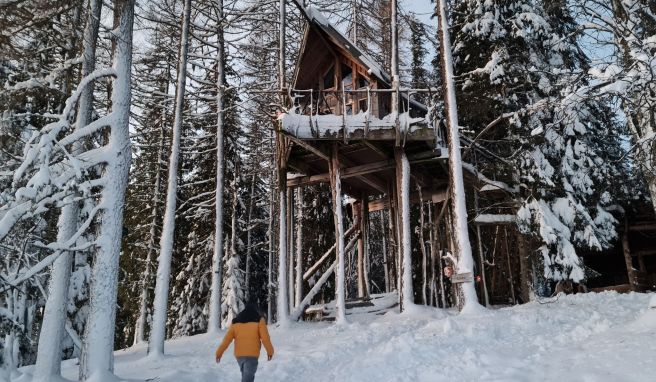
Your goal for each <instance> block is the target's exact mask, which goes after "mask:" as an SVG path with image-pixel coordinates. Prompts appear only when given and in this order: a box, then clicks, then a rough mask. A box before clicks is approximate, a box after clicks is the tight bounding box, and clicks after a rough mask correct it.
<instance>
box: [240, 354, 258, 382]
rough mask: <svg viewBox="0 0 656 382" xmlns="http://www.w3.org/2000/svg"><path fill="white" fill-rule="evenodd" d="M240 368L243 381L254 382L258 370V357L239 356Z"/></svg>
mask: <svg viewBox="0 0 656 382" xmlns="http://www.w3.org/2000/svg"><path fill="white" fill-rule="evenodd" d="M237 363H238V364H239V370H241V382H253V381H254V380H255V372H256V371H257V357H237Z"/></svg>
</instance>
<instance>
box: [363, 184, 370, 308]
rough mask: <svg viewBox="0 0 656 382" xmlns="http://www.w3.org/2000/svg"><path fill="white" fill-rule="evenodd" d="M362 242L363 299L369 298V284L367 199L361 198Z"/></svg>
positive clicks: (366, 197) (364, 196)
mask: <svg viewBox="0 0 656 382" xmlns="http://www.w3.org/2000/svg"><path fill="white" fill-rule="evenodd" d="M361 236H362V241H363V242H364V297H366V298H369V294H370V292H371V290H370V289H371V284H370V281H369V268H370V261H371V259H370V257H369V248H370V247H369V197H368V196H367V195H366V194H365V195H363V196H362V232H361Z"/></svg>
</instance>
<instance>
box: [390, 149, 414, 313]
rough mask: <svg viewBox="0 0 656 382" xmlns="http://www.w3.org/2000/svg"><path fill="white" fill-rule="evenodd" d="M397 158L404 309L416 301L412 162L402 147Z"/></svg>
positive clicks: (400, 259)
mask: <svg viewBox="0 0 656 382" xmlns="http://www.w3.org/2000/svg"><path fill="white" fill-rule="evenodd" d="M394 158H395V159H396V184H397V194H398V196H399V197H398V206H399V213H398V215H399V220H400V222H401V224H400V229H399V232H400V245H399V246H398V247H399V251H398V252H399V264H400V277H399V285H400V288H399V292H400V293H399V295H400V309H401V311H404V310H405V309H406V308H407V307H408V306H410V305H412V304H413V303H414V292H413V286H412V257H411V256H412V253H411V251H412V246H411V241H412V237H411V232H410V163H409V162H408V158H407V157H406V155H405V152H404V151H403V148H401V147H395V148H394Z"/></svg>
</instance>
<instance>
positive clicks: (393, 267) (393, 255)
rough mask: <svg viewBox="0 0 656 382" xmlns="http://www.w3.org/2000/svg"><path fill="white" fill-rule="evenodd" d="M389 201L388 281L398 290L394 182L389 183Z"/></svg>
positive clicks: (397, 241) (396, 221)
mask: <svg viewBox="0 0 656 382" xmlns="http://www.w3.org/2000/svg"><path fill="white" fill-rule="evenodd" d="M389 195H390V203H389V209H388V210H387V211H388V215H389V216H388V217H389V238H390V250H389V252H390V253H389V257H388V261H390V262H391V264H390V268H389V269H390V271H391V273H392V274H390V281H391V282H393V283H394V285H393V288H394V290H396V291H397V292H399V267H398V264H399V262H398V253H399V250H398V247H399V230H398V229H397V227H398V220H397V219H398V215H397V213H396V211H397V208H396V184H394V185H391V187H390V192H389Z"/></svg>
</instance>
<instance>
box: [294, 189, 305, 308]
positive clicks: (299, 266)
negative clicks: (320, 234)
mask: <svg viewBox="0 0 656 382" xmlns="http://www.w3.org/2000/svg"><path fill="white" fill-rule="evenodd" d="M303 212H304V206H303V187H302V186H301V187H299V188H298V189H297V195H296V292H295V293H294V295H295V297H296V299H295V300H294V306H295V307H297V308H298V306H299V305H300V304H301V301H302V300H303Z"/></svg>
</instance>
